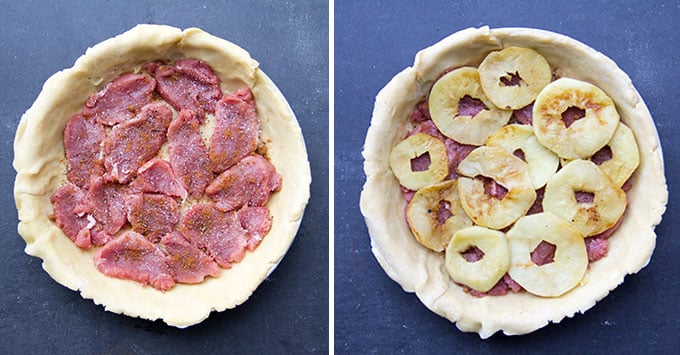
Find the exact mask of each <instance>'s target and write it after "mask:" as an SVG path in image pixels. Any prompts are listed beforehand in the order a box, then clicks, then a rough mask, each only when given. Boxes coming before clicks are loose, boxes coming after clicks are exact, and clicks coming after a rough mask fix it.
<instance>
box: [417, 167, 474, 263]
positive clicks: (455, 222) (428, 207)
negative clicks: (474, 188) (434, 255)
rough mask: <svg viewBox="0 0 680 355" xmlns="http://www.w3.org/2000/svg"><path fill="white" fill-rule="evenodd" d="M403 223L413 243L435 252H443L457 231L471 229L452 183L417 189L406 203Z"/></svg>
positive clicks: (469, 221) (456, 189) (470, 223)
mask: <svg viewBox="0 0 680 355" xmlns="http://www.w3.org/2000/svg"><path fill="white" fill-rule="evenodd" d="M406 220H407V221H408V225H409V227H410V228H411V232H413V235H414V236H415V237H416V240H418V242H419V243H420V244H422V245H424V246H426V247H428V248H430V249H432V250H434V251H443V250H444V249H446V246H447V245H449V241H450V240H451V237H452V236H453V234H454V233H455V232H456V231H458V230H459V229H462V228H465V227H470V226H472V220H471V219H470V217H468V215H467V214H465V211H464V210H463V207H462V206H461V205H460V199H459V197H458V188H457V187H456V181H455V180H447V181H444V182H442V183H439V184H436V185H432V186H427V187H424V188H422V189H420V190H418V191H417V192H416V193H415V195H414V196H413V199H412V200H411V202H410V203H409V204H408V208H407V209H406Z"/></svg>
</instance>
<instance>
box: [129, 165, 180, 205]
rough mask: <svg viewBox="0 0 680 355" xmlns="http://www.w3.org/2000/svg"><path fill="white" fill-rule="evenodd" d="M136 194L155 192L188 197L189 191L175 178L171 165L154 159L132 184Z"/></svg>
mask: <svg viewBox="0 0 680 355" xmlns="http://www.w3.org/2000/svg"><path fill="white" fill-rule="evenodd" d="M130 189H131V190H132V191H134V192H153V193H159V194H164V195H167V196H173V197H179V198H181V199H184V198H186V197H187V190H185V189H184V187H182V183H181V182H180V181H179V180H178V179H177V178H176V177H175V173H174V172H173V171H172V167H171V166H170V163H168V162H167V161H165V160H163V159H159V158H153V159H151V160H149V161H148V162H147V163H146V164H144V165H143V166H142V167H141V168H139V170H138V171H137V178H136V179H135V180H133V181H132V183H130Z"/></svg>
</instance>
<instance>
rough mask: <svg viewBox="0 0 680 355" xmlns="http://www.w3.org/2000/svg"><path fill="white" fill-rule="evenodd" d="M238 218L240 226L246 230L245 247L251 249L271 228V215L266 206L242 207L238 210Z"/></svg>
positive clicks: (255, 246)
mask: <svg viewBox="0 0 680 355" xmlns="http://www.w3.org/2000/svg"><path fill="white" fill-rule="evenodd" d="M238 218H239V221H241V227H243V229H245V230H246V235H247V236H248V242H247V245H246V247H247V248H248V250H250V251H253V250H255V248H257V246H258V244H260V242H261V241H262V238H264V236H265V235H267V233H269V230H270V229H271V228H272V216H271V215H270V214H269V208H267V207H266V206H260V207H243V208H242V209H241V210H239V211H238Z"/></svg>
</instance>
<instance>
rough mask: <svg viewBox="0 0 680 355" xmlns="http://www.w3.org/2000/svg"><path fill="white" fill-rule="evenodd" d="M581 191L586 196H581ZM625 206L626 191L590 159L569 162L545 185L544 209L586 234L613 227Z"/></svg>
mask: <svg viewBox="0 0 680 355" xmlns="http://www.w3.org/2000/svg"><path fill="white" fill-rule="evenodd" d="M579 193H580V195H582V196H587V197H585V198H579V197H577V196H578V195H579ZM579 200H583V201H579ZM625 209H626V193H625V192H624V191H623V190H621V188H619V187H618V186H616V185H615V184H614V183H613V182H612V181H611V179H609V177H607V175H605V174H604V173H603V172H602V170H600V169H599V168H598V167H597V165H595V163H593V162H591V161H589V160H574V161H572V162H570V163H569V164H567V165H566V166H565V167H563V168H562V169H561V170H560V171H558V172H557V174H555V175H554V176H553V177H552V178H550V180H548V183H547V184H546V186H545V195H544V196H543V210H544V211H546V212H552V213H554V214H555V215H557V216H559V217H561V218H562V219H564V220H565V221H567V222H569V223H571V224H572V225H574V226H575V227H576V228H578V229H579V230H580V231H581V233H583V235H584V236H586V237H588V236H591V235H595V234H599V233H602V232H604V231H605V230H607V229H609V228H611V227H612V226H613V225H614V224H616V222H617V221H618V220H619V218H621V216H622V215H623V212H624V211H625Z"/></svg>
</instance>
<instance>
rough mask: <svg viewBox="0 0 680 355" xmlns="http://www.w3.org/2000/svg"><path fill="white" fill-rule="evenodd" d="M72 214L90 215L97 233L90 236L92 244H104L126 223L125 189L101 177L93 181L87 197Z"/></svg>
mask: <svg viewBox="0 0 680 355" xmlns="http://www.w3.org/2000/svg"><path fill="white" fill-rule="evenodd" d="M74 212H76V213H78V214H82V213H88V214H90V215H92V217H94V220H95V222H96V224H95V228H96V230H97V231H98V232H97V233H96V234H94V235H92V243H93V244H95V245H103V244H106V242H108V241H109V240H110V239H111V238H112V236H113V235H114V234H116V233H117V232H118V231H119V230H120V229H121V228H122V227H123V225H125V222H127V218H126V216H125V188H124V187H123V186H122V185H119V184H116V183H115V182H113V181H111V180H108V179H106V178H103V177H100V178H97V179H93V180H92V183H91V184H90V189H89V190H88V192H87V195H86V196H85V198H84V199H83V200H82V202H81V203H80V205H78V206H76V207H75V209H74ZM99 230H101V232H99Z"/></svg>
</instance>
